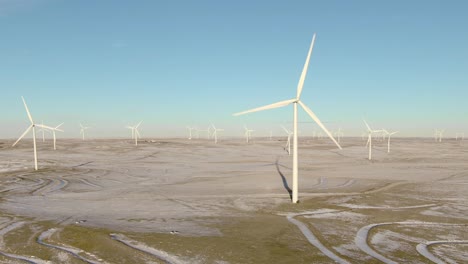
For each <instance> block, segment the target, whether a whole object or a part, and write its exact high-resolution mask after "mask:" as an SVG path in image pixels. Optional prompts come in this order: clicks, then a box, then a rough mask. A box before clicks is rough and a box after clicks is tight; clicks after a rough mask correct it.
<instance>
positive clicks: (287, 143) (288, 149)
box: [281, 126, 294, 156]
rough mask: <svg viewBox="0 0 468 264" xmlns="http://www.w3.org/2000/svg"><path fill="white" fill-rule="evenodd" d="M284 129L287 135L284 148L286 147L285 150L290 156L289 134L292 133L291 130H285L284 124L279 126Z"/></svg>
mask: <svg viewBox="0 0 468 264" xmlns="http://www.w3.org/2000/svg"><path fill="white" fill-rule="evenodd" d="M281 127H282V128H283V130H284V132H286V134H287V135H288V141H286V147H285V148H284V149H286V151H287V152H288V155H290V156H291V136H292V135H293V134H294V133H293V132H292V131H289V130H287V129H286V128H285V127H284V126H281Z"/></svg>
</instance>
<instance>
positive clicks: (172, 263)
mask: <svg viewBox="0 0 468 264" xmlns="http://www.w3.org/2000/svg"><path fill="white" fill-rule="evenodd" d="M110 236H111V238H112V239H114V240H116V241H119V242H120V243H123V244H124V245H126V246H129V247H131V248H133V249H136V250H139V251H141V252H145V253H147V254H149V255H152V256H154V257H156V258H158V259H159V260H161V261H163V262H164V263H167V264H185V263H187V262H185V261H182V260H180V259H179V258H178V257H176V256H172V255H170V254H169V253H167V252H165V251H162V250H159V249H155V248H152V247H149V246H147V245H145V244H143V243H141V242H138V241H135V240H133V239H130V238H128V237H126V236H124V235H122V234H110Z"/></svg>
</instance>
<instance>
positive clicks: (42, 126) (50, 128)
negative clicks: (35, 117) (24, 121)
mask: <svg viewBox="0 0 468 264" xmlns="http://www.w3.org/2000/svg"><path fill="white" fill-rule="evenodd" d="M36 126H37V127H40V128H45V129H48V130H54V128H53V127H50V126H46V125H42V124H36Z"/></svg>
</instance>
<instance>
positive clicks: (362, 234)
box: [354, 221, 466, 264]
mask: <svg viewBox="0 0 468 264" xmlns="http://www.w3.org/2000/svg"><path fill="white" fill-rule="evenodd" d="M385 225H419V226H466V225H465V224H447V223H434V222H421V221H406V222H385V223H377V224H370V225H366V226H364V227H362V228H361V229H359V231H358V232H357V234H356V237H355V238H354V243H355V244H356V245H357V246H358V247H359V248H360V249H361V250H362V251H364V252H366V253H367V254H368V255H369V256H371V257H374V258H376V259H378V260H380V261H382V262H384V263H387V264H396V263H398V262H395V261H393V260H391V259H389V258H387V257H385V256H383V255H381V254H380V253H378V252H377V251H375V250H374V249H372V248H371V247H370V246H369V244H368V243H367V239H368V237H369V232H370V231H371V230H372V229H373V228H374V227H379V226H385Z"/></svg>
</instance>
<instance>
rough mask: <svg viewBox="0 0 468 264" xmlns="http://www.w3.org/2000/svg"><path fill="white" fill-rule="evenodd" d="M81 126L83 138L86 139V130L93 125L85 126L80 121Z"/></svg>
mask: <svg viewBox="0 0 468 264" xmlns="http://www.w3.org/2000/svg"><path fill="white" fill-rule="evenodd" d="M80 127H81V129H80V134H81V136H82V139H83V140H85V131H86V129H90V128H91V127H85V126H83V125H82V124H81V123H80Z"/></svg>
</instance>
